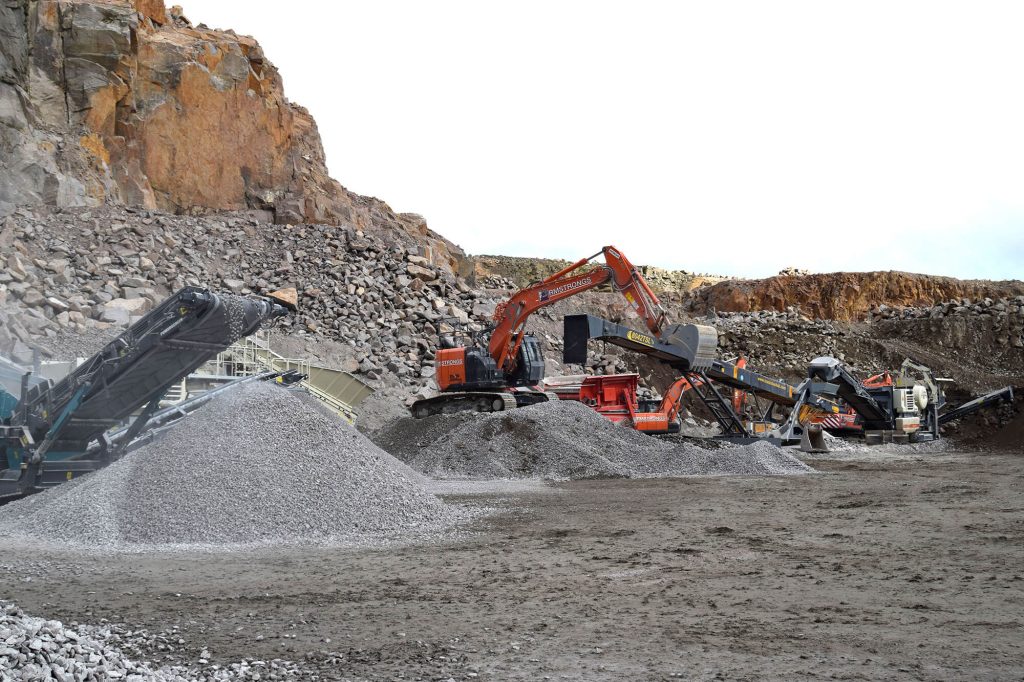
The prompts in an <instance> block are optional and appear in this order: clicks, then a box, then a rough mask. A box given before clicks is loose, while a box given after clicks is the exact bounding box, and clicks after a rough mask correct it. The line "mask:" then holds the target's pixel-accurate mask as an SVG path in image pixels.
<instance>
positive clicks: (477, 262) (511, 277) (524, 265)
mask: <svg viewBox="0 0 1024 682" xmlns="http://www.w3.org/2000/svg"><path fill="white" fill-rule="evenodd" d="M592 246H594V245H593V244H583V245H581V247H580V248H581V249H583V250H588V249H590V248H591V247H592ZM595 248H596V247H595ZM580 255H581V256H582V255H584V254H583V253H581V254H580ZM596 262H597V263H600V262H602V261H601V259H600V258H598V259H597V261H596ZM569 265H571V263H570V262H569V261H567V260H558V259H553V258H520V257H516V256H471V257H468V258H466V259H465V260H463V261H462V264H461V266H462V267H461V274H462V275H463V276H465V277H467V278H468V279H470V281H476V282H479V283H482V284H487V285H489V284H497V285H507V286H511V287H524V286H527V285H528V284H530V283H531V282H536V281H537V280H540V279H544V278H545V277H550V276H551V275H553V274H555V273H556V272H558V271H559V270H561V269H563V268H565V267H568V266H569ZM637 267H638V268H639V269H640V271H641V273H642V274H643V276H644V279H646V280H647V282H648V283H649V284H650V285H651V288H652V289H654V290H655V291H657V292H659V293H661V292H688V291H692V290H694V289H696V288H698V287H701V286H705V285H707V284H713V283H716V282H721V281H723V280H724V279H725V278H724V277H719V276H715V275H704V274H696V273H692V272H687V271H685V270H667V269H665V268H658V267H654V266H651V265H638V266H637Z"/></svg>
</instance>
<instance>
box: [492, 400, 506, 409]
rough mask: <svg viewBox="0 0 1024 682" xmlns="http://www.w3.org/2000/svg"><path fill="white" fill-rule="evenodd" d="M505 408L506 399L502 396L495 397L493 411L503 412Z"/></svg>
mask: <svg viewBox="0 0 1024 682" xmlns="http://www.w3.org/2000/svg"><path fill="white" fill-rule="evenodd" d="M504 409H505V401H504V400H502V399H501V398H495V399H494V400H493V401H491V412H501V411H502V410H504Z"/></svg>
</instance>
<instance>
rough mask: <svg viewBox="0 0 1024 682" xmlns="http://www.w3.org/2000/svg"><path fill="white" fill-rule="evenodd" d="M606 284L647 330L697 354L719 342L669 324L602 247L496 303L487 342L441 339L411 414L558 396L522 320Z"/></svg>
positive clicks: (631, 270)
mask: <svg viewBox="0 0 1024 682" xmlns="http://www.w3.org/2000/svg"><path fill="white" fill-rule="evenodd" d="M598 256H603V257H604V263H603V264H601V263H593V261H595V260H596V259H597V258H598ZM588 266H589V267H588ZM604 284H609V285H611V287H612V288H613V289H614V290H615V291H618V292H619V293H621V294H622V295H623V296H624V297H625V298H626V300H627V301H628V302H629V303H630V305H631V306H632V308H633V310H634V311H636V313H637V315H639V317H640V318H641V319H642V320H643V322H644V325H645V326H646V327H647V329H648V331H649V332H650V333H651V335H652V336H653V337H656V338H658V339H663V340H673V339H679V340H680V343H686V344H687V345H688V346H691V347H693V352H694V353H699V354H700V357H705V356H713V355H714V349H715V346H716V345H717V343H718V335H717V333H716V332H715V330H714V328H712V327H704V326H698V325H670V324H668V319H667V317H666V315H665V310H664V309H663V308H662V306H661V303H660V302H659V301H658V297H657V296H656V295H655V294H654V292H653V291H652V290H651V287H650V286H649V285H648V284H647V282H646V281H645V280H644V278H643V276H642V275H641V274H640V272H639V270H637V268H636V267H635V266H634V265H633V264H632V263H630V262H629V260H628V259H627V258H626V257H625V256H624V255H623V254H622V253H621V252H620V251H619V250H618V249H616V248H615V247H613V246H606V247H604V248H603V249H601V250H600V251H598V252H597V253H595V254H594V255H592V256H589V257H587V258H582V259H580V260H578V261H576V262H575V263H573V264H572V265H569V266H568V267H566V268H563V269H562V270H559V271H558V272H556V273H555V274H553V275H551V276H550V277H547V278H545V279H543V280H541V281H539V282H535V283H534V284H531V285H529V286H527V287H525V288H523V289H521V290H519V291H517V292H516V293H515V294H513V295H512V297H511V298H509V300H507V301H505V302H503V303H501V304H499V305H498V306H497V308H496V309H495V311H494V317H493V320H494V326H493V328H492V329H491V331H490V336H489V338H488V339H487V340H486V342H484V340H483V339H480V338H476V339H474V340H473V341H474V342H473V345H471V346H469V347H466V346H456V345H455V344H454V343H451V342H450V341H449V342H446V341H445V340H444V339H442V348H441V349H440V350H438V352H437V355H436V358H435V361H434V366H435V368H436V373H435V378H436V381H437V387H438V389H439V391H440V394H439V395H437V396H434V397H432V398H425V399H422V400H418V401H416V402H415V403H413V405H412V414H413V416H414V417H417V418H422V417H427V416H429V415H432V414H440V413H443V412H452V411H461V410H477V411H481V412H496V411H500V410H506V409H511V408H515V407H523V406H525V405H532V404H535V403H539V402H545V401H547V400H556V399H558V396H557V395H555V394H554V393H552V392H550V391H545V390H544V389H543V388H542V387H541V386H540V383H541V380H542V379H543V378H544V358H543V355H542V353H541V349H540V344H539V342H538V341H537V339H536V337H534V336H533V335H532V334H528V333H527V332H526V322H527V320H528V318H529V317H530V315H532V314H533V313H534V312H536V311H537V310H540V309H541V308H544V307H546V306H549V305H552V304H553V303H556V302H558V301H561V300H563V299H566V298H569V297H571V296H575V295H577V294H581V293H583V292H585V291H589V290H591V289H594V288H596V287H599V286H601V285H604ZM634 334H635V335H636V336H637V337H642V338H639V340H638V342H639V343H645V342H647V343H648V345H649V344H650V343H652V342H653V341H652V338H651V337H647V336H645V335H643V334H636V333H635V332H634ZM444 346H447V347H444Z"/></svg>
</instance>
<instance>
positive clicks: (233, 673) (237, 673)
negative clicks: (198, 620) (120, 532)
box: [0, 601, 310, 682]
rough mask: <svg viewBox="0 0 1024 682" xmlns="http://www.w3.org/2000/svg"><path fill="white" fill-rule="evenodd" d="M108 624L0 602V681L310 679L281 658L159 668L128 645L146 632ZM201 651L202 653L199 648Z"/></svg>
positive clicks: (146, 637)
mask: <svg viewBox="0 0 1024 682" xmlns="http://www.w3.org/2000/svg"><path fill="white" fill-rule="evenodd" d="M118 630H119V628H116V627H112V626H80V627H66V626H65V625H64V624H63V623H61V622H60V621H56V620H45V619H43V618H36V617H34V616H30V615H28V614H26V613H25V612H24V611H22V610H21V609H20V608H18V607H17V606H15V605H14V604H12V603H10V602H6V601H0V679H3V680H76V681H82V682H104V681H106V680H128V681H129V682H143V681H146V682H189V681H192V682H196V681H201V682H214V681H215V680H225V681H226V680H295V679H310V677H309V676H307V675H305V674H304V673H303V671H302V670H301V668H300V667H299V666H298V665H297V664H295V663H291V662H288V661H283V660H277V659H275V660H272V661H256V660H244V661H240V662H237V663H232V664H230V665H224V666H221V665H213V666H204V669H202V670H199V669H196V668H192V667H187V666H181V665H165V666H161V665H158V664H156V663H152V662H147V661H143V660H139V659H138V657H137V656H134V655H133V654H132V653H131V652H130V651H128V650H129V649H134V648H136V646H137V645H139V644H145V643H147V642H148V641H149V640H150V639H152V637H151V636H149V635H148V634H147V633H146V632H144V631H142V630H138V631H125V632H119V631H118ZM204 653H205V652H204Z"/></svg>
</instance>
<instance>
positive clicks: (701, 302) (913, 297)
mask: <svg viewBox="0 0 1024 682" xmlns="http://www.w3.org/2000/svg"><path fill="white" fill-rule="evenodd" d="M1021 294H1024V282H1020V281H1017V280H1014V281H1007V282H992V281H988V280H960V279H954V278H952V277H936V276H933V275H917V274H913V273H909V272H836V273H829V274H820V275H804V276H784V275H780V276H776V277H768V278H767V279H757V280H727V281H724V282H719V283H717V284H713V285H711V286H709V287H703V288H701V289H699V290H697V291H695V292H694V294H693V298H692V299H691V307H692V308H693V309H694V310H696V311H698V312H705V311H707V310H710V309H714V310H717V311H721V312H749V311H753V310H777V311H784V310H785V309H786V308H787V307H788V306H798V307H799V308H800V310H801V312H803V313H804V314H805V315H807V316H809V317H813V318H818V319H831V320H859V319H863V318H864V317H865V316H866V314H867V312H868V311H869V310H871V309H872V308H873V307H877V306H879V305H888V306H891V307H898V306H925V305H933V304H935V303H937V302H941V301H949V300H951V299H957V298H970V299H979V298H985V297H990V298H1000V297H1006V296H1017V295H1021Z"/></svg>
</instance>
